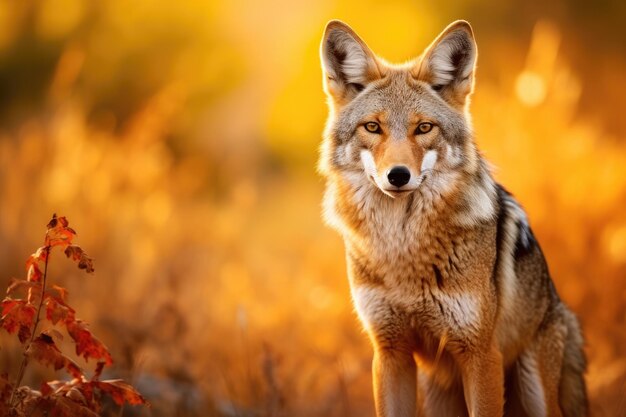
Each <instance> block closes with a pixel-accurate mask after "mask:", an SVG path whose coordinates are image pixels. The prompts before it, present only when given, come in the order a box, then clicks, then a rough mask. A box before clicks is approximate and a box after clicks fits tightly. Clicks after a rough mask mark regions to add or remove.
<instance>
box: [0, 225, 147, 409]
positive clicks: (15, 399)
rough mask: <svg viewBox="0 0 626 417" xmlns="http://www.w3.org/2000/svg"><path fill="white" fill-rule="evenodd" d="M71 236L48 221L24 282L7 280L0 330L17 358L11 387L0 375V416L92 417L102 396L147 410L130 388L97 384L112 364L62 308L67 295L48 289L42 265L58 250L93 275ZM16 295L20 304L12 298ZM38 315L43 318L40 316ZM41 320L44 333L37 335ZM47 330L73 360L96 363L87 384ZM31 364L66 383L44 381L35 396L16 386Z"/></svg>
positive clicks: (113, 381) (88, 260)
mask: <svg viewBox="0 0 626 417" xmlns="http://www.w3.org/2000/svg"><path fill="white" fill-rule="evenodd" d="M75 236H76V232H75V231H74V229H72V228H71V227H69V223H68V221H67V219H66V218H65V217H57V216H56V214H55V215H53V216H52V220H50V222H49V223H48V226H47V232H46V237H45V241H44V246H42V247H40V248H39V249H37V251H35V253H33V254H32V255H31V256H30V257H29V258H28V260H27V261H26V271H27V272H26V279H13V280H12V281H11V283H10V284H9V287H8V288H7V297H6V298H5V299H4V300H2V303H1V304H0V328H2V329H4V330H5V331H7V332H8V333H9V334H16V335H17V338H18V340H19V342H20V343H21V345H22V352H23V358H22V362H21V365H20V368H19V371H18V374H17V376H16V378H15V382H13V383H11V381H10V379H9V375H8V374H7V373H3V374H1V375H0V415H2V416H5V415H7V416H14V417H25V416H30V415H33V414H36V413H35V412H36V411H40V412H43V413H44V414H45V415H48V414H50V415H54V416H58V417H70V416H98V413H99V412H100V410H101V399H102V395H107V396H109V397H111V398H112V399H113V401H114V402H115V403H116V404H118V405H120V406H122V405H124V404H131V405H141V404H145V405H148V403H147V401H146V400H145V399H144V398H143V397H142V396H141V394H139V393H138V392H137V391H136V390H135V389H134V388H133V387H132V385H130V384H127V383H126V382H124V381H122V380H119V379H111V380H103V381H101V380H100V375H101V374H102V371H103V369H104V367H105V366H110V365H111V364H112V363H113V358H112V357H111V354H110V353H109V350H108V349H107V347H106V346H105V345H104V344H103V343H102V342H101V341H100V340H98V339H97V338H96V337H95V336H94V335H93V333H91V331H90V330H89V328H88V326H87V324H86V323H85V322H84V321H82V320H80V319H78V318H77V317H76V312H75V310H74V309H73V308H72V307H70V305H69V304H68V302H67V290H66V289H65V288H63V287H59V286H56V285H52V287H51V288H50V287H49V286H48V285H47V284H48V282H47V281H48V262H49V260H50V252H51V250H52V249H53V248H55V247H59V248H60V249H61V250H63V252H64V253H65V255H66V256H67V257H68V258H69V259H71V260H73V261H74V262H76V263H77V264H78V268H80V269H83V270H85V271H86V272H87V273H93V272H94V268H93V260H92V259H91V258H90V257H89V256H87V254H86V253H85V251H83V249H81V248H80V246H76V245H73V244H72V240H73V239H74V237H75ZM19 293H22V294H24V295H25V298H19V297H16V294H19ZM42 312H43V313H44V314H43V315H42ZM42 320H44V321H45V322H47V324H48V329H47V330H44V331H41V332H39V334H37V329H38V327H39V324H40V322H41V321H42ZM53 326H59V327H61V330H65V332H66V333H67V334H68V335H69V336H70V338H71V339H72V340H73V341H74V343H75V345H76V355H77V356H82V357H83V358H84V359H85V360H86V361H88V360H89V359H93V360H95V361H96V369H95V371H94V374H93V376H92V377H91V378H88V377H87V376H86V374H85V370H83V369H81V368H80V366H78V364H76V362H74V361H73V360H72V359H70V358H69V357H67V356H66V355H64V354H63V352H61V350H60V349H59V348H58V346H57V343H56V341H58V340H61V339H62V338H63V335H62V333H61V332H60V331H58V330H56V329H55V328H54V327H53ZM31 360H32V361H36V362H39V363H40V364H42V365H44V366H49V367H52V368H54V369H55V370H61V369H62V370H64V371H65V372H67V373H68V374H69V376H70V377H71V379H70V380H67V381H61V380H59V381H49V382H44V383H42V385H41V390H40V391H37V390H35V389H32V388H30V387H28V386H21V383H22V378H23V377H24V372H25V370H26V367H27V366H28V363H29V361H31Z"/></svg>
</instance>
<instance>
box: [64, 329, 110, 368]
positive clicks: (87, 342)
mask: <svg viewBox="0 0 626 417" xmlns="http://www.w3.org/2000/svg"><path fill="white" fill-rule="evenodd" d="M66 325H67V332H68V333H69V334H70V336H71V337H72V339H74V342H76V354H77V355H78V356H82V357H84V358H85V360H89V358H93V359H96V360H100V359H104V362H105V363H106V364H107V365H111V364H112V363H113V358H112V357H111V354H110V353H109V350H108V349H107V347H106V346H105V345H104V344H103V343H102V342H101V341H100V340H98V339H97V338H96V337H95V336H94V335H93V334H92V333H91V332H90V331H89V329H87V324H86V323H85V322H83V321H82V320H71V321H67V322H66Z"/></svg>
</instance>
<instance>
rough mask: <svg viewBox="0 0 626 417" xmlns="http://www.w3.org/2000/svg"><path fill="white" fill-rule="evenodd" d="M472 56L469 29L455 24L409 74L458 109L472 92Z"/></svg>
mask: <svg viewBox="0 0 626 417" xmlns="http://www.w3.org/2000/svg"><path fill="white" fill-rule="evenodd" d="M476 55H477V52H476V42H475V41H474V33H473V31H472V27H471V26H470V24H469V23H467V22H466V21H463V20H457V21H456V22H453V23H451V24H450V25H449V26H448V27H447V28H445V29H444V31H443V32H441V34H440V35H439V36H438V37H437V39H435V41H434V42H433V43H432V44H430V46H429V47H428V48H426V51H425V52H424V55H423V58H422V59H421V61H420V62H418V64H417V66H416V67H415V68H413V70H412V74H413V76H414V77H415V78H417V79H419V80H421V81H426V82H427V83H429V84H430V85H431V87H432V88H433V89H434V90H436V91H438V92H439V94H440V95H441V96H442V97H443V98H444V99H445V100H446V101H448V102H449V103H450V104H452V105H453V106H455V107H460V108H462V107H463V106H464V105H465V103H466V102H467V97H468V95H469V94H470V93H471V92H472V90H473V88H474V69H475V67H476Z"/></svg>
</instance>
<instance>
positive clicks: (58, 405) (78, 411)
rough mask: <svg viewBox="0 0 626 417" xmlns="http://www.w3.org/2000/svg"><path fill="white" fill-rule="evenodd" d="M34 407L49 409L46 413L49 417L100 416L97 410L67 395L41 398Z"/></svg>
mask: <svg viewBox="0 0 626 417" xmlns="http://www.w3.org/2000/svg"><path fill="white" fill-rule="evenodd" d="M34 409H38V410H47V412H46V413H45V414H44V415H45V416H48V417H99V416H98V413H96V412H95V411H93V410H90V409H89V408H88V407H86V406H85V405H83V404H81V403H80V402H77V401H76V400H75V399H74V398H71V397H70V396H65V395H53V396H48V397H46V396H44V397H42V398H39V399H38V400H37V404H36V405H35V407H34Z"/></svg>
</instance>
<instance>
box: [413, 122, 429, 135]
mask: <svg viewBox="0 0 626 417" xmlns="http://www.w3.org/2000/svg"><path fill="white" fill-rule="evenodd" d="M431 130H433V124H432V123H420V124H419V125H417V129H415V134H416V135H422V134H424V133H428V132H430V131H431Z"/></svg>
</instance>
